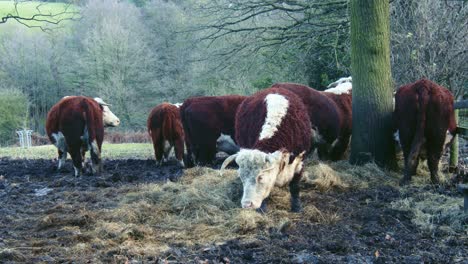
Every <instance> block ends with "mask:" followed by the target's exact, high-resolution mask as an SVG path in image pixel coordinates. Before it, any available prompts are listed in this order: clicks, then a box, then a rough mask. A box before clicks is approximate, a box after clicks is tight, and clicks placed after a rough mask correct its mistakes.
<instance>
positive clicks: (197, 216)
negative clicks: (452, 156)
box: [5, 161, 467, 262]
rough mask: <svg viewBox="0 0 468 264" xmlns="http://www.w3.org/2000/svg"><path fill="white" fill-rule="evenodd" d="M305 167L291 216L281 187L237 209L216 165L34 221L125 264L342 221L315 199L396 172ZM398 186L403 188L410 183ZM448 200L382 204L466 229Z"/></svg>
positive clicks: (229, 180)
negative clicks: (100, 204)
mask: <svg viewBox="0 0 468 264" xmlns="http://www.w3.org/2000/svg"><path fill="white" fill-rule="evenodd" d="M306 172H307V174H308V177H305V179H304V184H303V187H302V192H301V200H302V201H303V212H302V213H300V214H295V213H290V194H289V190H288V189H287V188H275V189H274V190H273V191H272V193H271V196H270V199H269V204H268V208H269V210H268V213H266V214H259V213H257V212H256V211H252V210H245V209H241V208H240V199H241V195H242V183H241V182H240V180H239V179H238V177H237V172H236V171H235V170H226V171H225V172H224V174H223V176H220V174H219V171H218V170H213V169H210V168H205V167H196V168H192V169H187V170H185V172H184V175H183V176H182V177H181V180H180V181H179V182H167V183H163V184H144V185H140V186H136V187H131V188H129V189H126V191H122V192H121V193H122V194H124V196H123V197H122V199H121V201H120V202H119V203H118V204H117V205H116V206H112V207H107V209H100V210H99V211H94V212H89V211H87V210H81V211H79V212H78V213H75V214H73V215H69V216H58V215H56V214H57V213H58V212H59V211H60V210H63V211H68V210H69V208H67V207H66V206H58V207H57V208H54V209H52V210H51V211H50V212H49V215H47V216H46V217H45V218H43V219H42V220H41V221H40V223H39V224H38V228H39V230H40V229H47V228H49V227H51V226H52V225H53V226H58V227H59V228H61V232H63V233H64V234H67V237H66V238H64V239H66V240H69V241H70V242H71V243H70V244H71V246H70V247H69V248H68V250H69V252H68V253H67V254H69V255H70V256H80V255H82V256H95V257H97V258H98V259H101V260H102V259H103V256H104V259H106V258H107V259H106V261H111V262H125V256H134V257H136V258H141V259H144V258H145V256H160V255H161V254H169V253H167V252H171V250H172V249H173V248H174V247H190V246H197V245H203V246H205V245H212V244H218V243H224V242H225V241H227V240H230V239H241V240H244V241H249V240H255V239H257V238H258V237H259V236H262V235H267V234H268V232H271V231H273V232H284V231H285V230H287V229H292V228H296V227H297V226H296V225H297V224H298V223H304V222H308V223H317V224H321V225H334V224H336V223H338V222H339V221H340V220H341V212H340V211H339V209H338V210H337V208H336V207H335V208H332V207H333V206H334V205H333V202H331V203H330V206H331V207H330V208H328V207H327V206H323V204H316V203H314V201H316V200H318V198H320V196H321V195H323V194H321V193H322V192H333V191H338V192H346V191H348V190H356V189H365V188H375V187H376V186H380V185H390V186H393V187H397V186H398V180H399V179H400V177H401V174H400V173H395V172H390V171H386V170H382V169H381V168H379V167H378V166H376V165H375V164H367V165H365V166H362V167H357V166H352V165H350V164H349V163H347V162H345V161H341V162H336V163H317V162H315V163H314V164H311V165H308V166H306ZM424 174H425V175H422V176H421V177H415V178H422V177H425V178H429V175H428V173H427V171H426V172H424ZM129 190H130V192H128V191H129ZM402 190H403V192H405V191H407V190H408V191H409V190H410V187H405V188H403V189H402ZM115 191H118V190H115ZM105 195H106V194H105V193H101V194H99V195H97V196H96V197H94V198H95V199H96V200H100V199H101V198H102V199H104V196H105ZM101 196H102V197H101ZM453 199H454V198H450V197H445V196H440V197H438V196H431V195H429V194H427V195H426V194H424V195H418V196H416V197H414V198H411V199H409V198H408V199H403V200H401V201H398V202H395V203H393V204H392V205H389V206H392V207H394V208H399V209H402V210H412V211H414V212H415V219H414V221H415V223H416V224H418V225H419V226H421V227H422V228H425V227H427V226H429V227H430V224H431V223H433V224H435V225H439V226H440V225H447V226H449V228H451V229H450V230H454V231H456V230H462V229H460V228H465V229H466V221H467V220H466V216H465V217H464V218H463V216H461V215H460V214H459V211H460V210H458V211H457V206H459V204H460V202H459V201H457V203H455V200H453ZM451 203H452V206H449V205H450V204H451ZM320 206H321V207H320ZM427 208H430V209H427ZM91 245H92V246H91ZM96 252H100V253H99V254H101V256H99V255H96ZM5 254H9V253H8V252H6V253H5ZM10 255H11V254H10ZM10 258H12V257H10ZM109 258H111V259H109ZM120 258H122V259H120Z"/></svg>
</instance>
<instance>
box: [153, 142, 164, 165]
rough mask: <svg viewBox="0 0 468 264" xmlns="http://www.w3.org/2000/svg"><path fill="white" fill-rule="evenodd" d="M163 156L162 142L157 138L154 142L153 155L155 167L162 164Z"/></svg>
mask: <svg viewBox="0 0 468 264" xmlns="http://www.w3.org/2000/svg"><path fill="white" fill-rule="evenodd" d="M163 154H164V140H162V139H161V138H158V141H157V142H156V146H155V150H154V155H155V156H156V165H158V166H161V165H162V164H163Z"/></svg>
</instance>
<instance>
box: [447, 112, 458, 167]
mask: <svg viewBox="0 0 468 264" xmlns="http://www.w3.org/2000/svg"><path fill="white" fill-rule="evenodd" d="M455 122H456V123H457V125H458V109H455ZM457 167H458V135H455V138H454V139H453V142H452V145H451V146H450V163H449V171H452V172H453V171H455V170H456V169H457Z"/></svg>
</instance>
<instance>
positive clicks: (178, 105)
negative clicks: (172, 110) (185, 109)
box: [173, 103, 182, 108]
mask: <svg viewBox="0 0 468 264" xmlns="http://www.w3.org/2000/svg"><path fill="white" fill-rule="evenodd" d="M173 105H175V106H176V107H177V108H180V107H181V106H182V103H175V104H173Z"/></svg>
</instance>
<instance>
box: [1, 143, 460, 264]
mask: <svg viewBox="0 0 468 264" xmlns="http://www.w3.org/2000/svg"><path fill="white" fill-rule="evenodd" d="M103 150H104V153H103V157H104V158H105V160H104V164H105V166H104V169H105V172H104V173H102V174H101V175H99V176H90V175H84V176H82V177H80V178H75V177H73V176H72V173H73V168H72V165H71V161H70V160H68V161H67V164H66V166H65V169H64V170H63V171H61V172H57V171H56V168H55V161H54V160H53V158H55V151H54V149H53V148H52V147H50V146H44V147H34V148H32V149H30V150H27V151H25V150H20V149H18V148H9V149H4V148H3V149H0V201H1V204H2V206H1V207H0V259H1V260H2V262H6V263H15V262H21V263H23V262H25V263H41V262H43V263H56V262H74V263H100V262H104V263H147V262H151V263H153V262H156V263H343V262H345V263H422V262H425V263H467V261H468V260H467V248H468V234H467V224H468V215H467V214H466V213H463V211H462V209H461V207H462V203H463V201H462V200H463V199H462V196H461V195H460V194H459V193H458V192H457V191H456V188H455V185H454V182H453V180H452V179H451V177H452V175H446V177H447V182H446V184H445V185H443V186H438V187H434V186H431V185H429V184H428V181H429V176H428V175H427V169H426V168H425V167H422V168H421V169H420V171H419V174H421V176H419V177H415V178H414V183H413V184H412V185H410V186H408V187H403V188H402V187H399V186H398V185H397V182H398V180H399V178H400V174H399V173H395V172H390V171H385V170H381V169H380V168H378V167H377V166H375V165H374V164H368V165H366V166H363V167H355V166H351V165H350V164H348V163H347V162H345V161H342V162H337V163H318V162H317V161H308V162H307V163H308V164H307V166H306V172H307V175H308V177H306V178H305V179H304V181H303V182H302V186H301V188H302V192H301V200H302V202H303V212H301V213H297V214H295V213H290V212H289V192H288V191H287V189H278V188H277V189H274V190H273V193H272V196H271V197H270V201H269V210H268V211H267V213H265V214H259V213H257V212H255V211H250V210H243V209H240V208H239V205H240V202H239V201H240V196H241V194H242V184H241V182H240V180H239V179H238V178H237V177H236V172H235V170H234V169H230V170H227V172H226V173H225V174H224V175H223V176H220V175H219V171H218V170H217V168H218V167H219V163H217V165H214V166H213V168H207V167H195V168H191V169H186V170H181V169H180V168H178V167H177V166H176V165H175V164H176V162H175V161H174V162H172V163H169V164H168V165H166V166H163V167H161V168H159V167H156V166H155V162H154V160H153V159H152V150H151V146H150V144H119V145H117V144H115V145H114V144H106V145H104V146H103Z"/></svg>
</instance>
